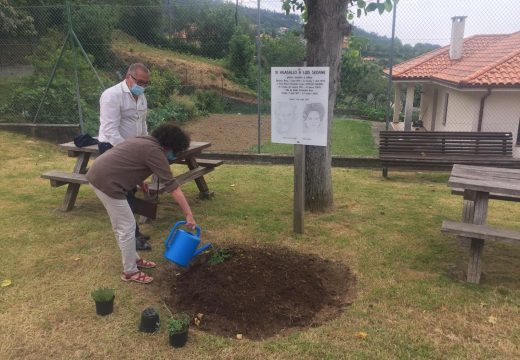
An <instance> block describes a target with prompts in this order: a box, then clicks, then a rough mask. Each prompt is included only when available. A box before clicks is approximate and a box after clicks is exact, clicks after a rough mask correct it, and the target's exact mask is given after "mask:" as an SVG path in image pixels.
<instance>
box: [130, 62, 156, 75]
mask: <svg viewBox="0 0 520 360" xmlns="http://www.w3.org/2000/svg"><path fill="white" fill-rule="evenodd" d="M137 69H139V70H141V71H142V72H145V73H146V74H148V75H150V70H148V68H147V67H146V66H145V65H144V64H142V63H133V64H132V65H130V67H129V68H128V71H127V72H126V73H127V74H130V75H135V72H136V71H137Z"/></svg>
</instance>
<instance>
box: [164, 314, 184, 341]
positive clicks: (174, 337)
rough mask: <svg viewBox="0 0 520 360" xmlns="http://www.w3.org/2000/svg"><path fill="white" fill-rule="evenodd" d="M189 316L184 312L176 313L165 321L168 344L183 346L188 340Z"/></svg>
mask: <svg viewBox="0 0 520 360" xmlns="http://www.w3.org/2000/svg"><path fill="white" fill-rule="evenodd" d="M189 327H190V317H189V316H188V314H186V313H182V312H181V313H176V314H173V316H172V317H171V318H170V319H168V321H167V322H166V329H167V331H168V337H169V341H170V345H171V346H173V347H176V348H179V347H183V346H184V345H185V344H186V342H187V341H188V329H189Z"/></svg>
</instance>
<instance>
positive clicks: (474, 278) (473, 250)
mask: <svg viewBox="0 0 520 360" xmlns="http://www.w3.org/2000/svg"><path fill="white" fill-rule="evenodd" d="M441 231H442V232H443V233H445V234H448V235H454V236H460V237H463V238H466V239H469V240H471V246H470V249H469V264H468V271H467V281H468V282H470V283H474V284H478V283H479V282H480V274H481V268H482V257H481V253H482V248H483V246H484V241H499V242H505V243H509V244H520V232H518V231H515V230H509V229H497V228H493V227H491V226H487V225H479V224H470V223H464V222H455V221H447V220H445V221H443V222H442V227H441Z"/></svg>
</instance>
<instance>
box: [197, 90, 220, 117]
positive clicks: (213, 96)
mask: <svg viewBox="0 0 520 360" xmlns="http://www.w3.org/2000/svg"><path fill="white" fill-rule="evenodd" d="M195 105H196V106H197V109H198V110H199V111H200V112H201V113H203V114H208V113H216V114H221V113H223V112H224V110H225V107H226V104H225V102H224V101H223V100H222V98H221V97H220V96H219V95H218V94H217V93H216V92H215V91H205V90H199V91H197V92H196V93H195Z"/></svg>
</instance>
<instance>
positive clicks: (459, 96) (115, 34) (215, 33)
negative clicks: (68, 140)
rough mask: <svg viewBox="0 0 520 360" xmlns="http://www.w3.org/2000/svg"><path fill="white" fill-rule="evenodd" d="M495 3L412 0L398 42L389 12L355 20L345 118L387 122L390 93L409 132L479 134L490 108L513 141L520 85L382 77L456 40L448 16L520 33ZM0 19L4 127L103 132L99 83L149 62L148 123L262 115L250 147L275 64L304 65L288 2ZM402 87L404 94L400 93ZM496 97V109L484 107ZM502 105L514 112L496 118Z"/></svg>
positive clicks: (87, 7) (50, 12) (511, 15)
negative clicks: (497, 87)
mask: <svg viewBox="0 0 520 360" xmlns="http://www.w3.org/2000/svg"><path fill="white" fill-rule="evenodd" d="M39 3H40V4H45V3H47V2H46V1H40V2H39ZM48 3H49V4H55V2H51V1H49V2H48ZM489 3H490V2H489V1H488V2H484V1H482V2H480V1H457V2H453V1H450V2H446V6H444V5H443V3H442V1H426V0H424V1H422V0H408V1H407V0H402V1H400V2H399V3H398V7H397V12H396V21H395V35H396V38H395V41H394V42H392V39H391V31H392V24H393V21H392V19H393V17H392V15H393V14H392V13H383V14H379V13H378V12H372V13H369V14H368V15H367V16H365V15H363V16H362V17H361V18H354V19H353V20H352V23H353V25H354V27H353V29H352V33H351V36H350V37H349V39H348V40H346V41H345V46H344V50H343V51H344V53H343V60H342V66H341V69H342V77H341V87H340V89H339V92H338V98H337V104H336V109H335V114H336V115H337V116H343V117H353V118H360V119H366V120H372V121H380V122H382V121H384V120H385V113H386V112H387V109H388V104H389V101H388V99H389V98H390V103H391V104H392V109H391V110H390V111H392V112H394V113H395V114H393V113H390V114H389V117H390V121H392V120H393V121H399V120H401V124H400V126H401V127H403V128H404V125H403V124H404V122H403V120H405V119H407V120H408V121H409V123H411V124H412V125H413V126H414V127H416V128H422V129H425V130H442V129H445V130H457V131H476V130H477V127H478V126H479V125H478V123H479V116H480V117H482V118H483V119H482V118H481V119H480V121H481V130H486V131H504V130H507V131H513V132H514V133H515V136H516V132H517V128H518V117H519V115H520V110H518V109H517V108H516V107H515V105H514V104H513V103H514V101H515V100H514V99H515V96H516V103H520V102H518V101H517V100H518V93H511V92H509V93H508V94H506V92H502V95H501V91H494V90H492V92H491V95H490V94H487V89H483V88H482V87H479V88H478V89H477V90H476V91H470V90H467V89H462V90H461V91H458V90H457V89H456V88H457V87H458V85H457V83H456V82H449V81H446V82H444V83H443V81H439V84H440V85H439V84H437V85H438V86H440V87H438V86H437V85H436V83H435V81H431V80H429V79H428V78H427V77H428V76H429V75H431V74H427V70H424V71H425V74H423V75H425V79H426V80H421V79H420V77H421V74H418V75H417V78H413V77H408V78H405V77H403V78H400V79H397V80H398V81H396V82H395V84H399V85H400V87H395V86H393V87H392V90H391V91H390V92H389V91H388V82H387V79H386V77H385V76H384V74H383V69H384V68H388V67H389V65H390V62H391V60H393V63H394V64H400V63H403V62H405V61H408V60H410V59H413V58H415V57H419V56H421V55H422V54H424V53H426V52H428V51H438V50H436V49H438V48H439V47H441V46H446V45H449V44H450V41H451V30H452V21H451V17H452V16H458V15H460V16H467V19H466V22H465V23H466V30H465V34H464V37H466V38H468V37H470V36H477V34H480V35H489V34H497V33H498V34H511V33H514V32H515V31H518V30H520V26H518V25H515V24H516V22H515V21H516V16H515V12H514V10H515V9H514V8H513V9H509V8H508V6H509V4H508V3H509V2H507V1H500V0H497V4H495V3H493V4H489ZM0 20H1V21H2V24H0V31H1V33H0V47H1V51H0V122H3V123H38V124H78V123H80V124H81V125H82V127H83V128H84V130H85V131H86V132H89V133H90V134H94V135H95V134H96V133H97V129H98V126H99V119H98V116H99V103H98V102H99V97H100V95H101V92H102V91H103V90H104V89H105V88H107V87H110V86H112V85H114V84H116V83H118V82H120V81H122V80H123V79H124V77H125V73H126V69H127V67H128V65H129V64H131V63H134V62H142V63H145V64H146V65H147V66H148V67H149V68H150V69H151V70H152V75H151V85H150V86H149V87H148V88H147V89H146V96H147V100H148V107H149V111H148V116H147V121H148V124H149V127H150V128H153V127H154V126H156V125H157V124H159V123H160V122H162V121H164V120H166V119H170V118H175V119H177V120H178V121H181V122H188V121H189V120H191V119H194V118H210V119H212V117H213V116H214V114H225V115H221V116H217V117H216V118H215V119H223V118H226V117H227V118H228V119H236V122H235V125H236V127H239V128H240V127H242V126H245V125H244V124H246V123H247V125H248V126H250V127H252V128H255V127H257V126H258V125H259V124H260V127H261V128H262V129H259V130H261V131H258V132H257V131H253V132H251V133H247V132H245V131H244V132H242V133H239V135H240V134H242V136H247V137H252V138H251V139H249V140H250V142H249V143H248V144H249V145H247V146H253V147H254V144H256V142H257V139H258V137H259V136H260V137H261V138H262V139H261V141H262V142H266V141H268V140H269V137H268V133H269V132H268V129H265V127H268V126H269V124H268V121H265V120H266V119H267V120H268V119H269V115H270V94H269V89H270V84H269V75H270V68H271V67H272V66H302V65H303V64H304V60H305V39H304V34H303V20H302V18H301V16H300V15H299V14H298V13H291V14H289V15H286V14H285V13H284V12H283V11H282V2H281V1H279V0H269V1H266V0H262V1H256V0H242V1H215V0H147V1H135V0H134V1H125V2H116V1H112V2H111V3H107V4H92V2H89V3H88V4H82V2H81V1H77V2H75V3H74V4H70V5H39V6H27V2H26V1H7V2H5V1H4V2H0ZM515 26H516V28H515ZM500 39H501V38H495V40H498V41H499V40H500ZM482 42H483V41H482ZM513 43H514V44H517V42H513ZM392 44H393V45H392ZM479 44H480V43H478V41H477V42H475V44H474V46H480V45H479ZM519 46H520V45H519ZM516 49H517V50H516V51H518V48H516ZM396 69H397V67H396ZM394 74H395V73H394ZM398 75H399V74H397V76H398ZM441 80H442V79H441ZM412 85H413V86H412ZM396 88H400V89H401V90H402V93H400V94H399V95H398V96H395V92H394V90H395V89H396ZM410 88H412V90H409V89H410ZM516 88H517V89H518V84H517V87H516ZM407 89H408V90H407ZM454 89H455V90H454ZM484 90H486V91H484ZM509 90H511V89H509ZM410 91H412V94H411V95H410ZM433 94H436V95H435V99H434V95H433ZM446 94H449V95H448V96H447V95H446ZM486 94H487V97H486V98H485V100H486V101H487V107H485V109H484V110H481V107H480V103H481V102H482V99H483V98H484V96H486ZM504 94H505V96H503V95H504ZM515 94H516V95H515ZM407 96H408V98H409V99H408V101H406V98H407ZM410 99H412V100H410ZM411 102H413V104H410V103H411ZM411 105H413V106H411ZM504 106H505V107H506V108H507V109H508V110H504V109H505V108H504ZM516 106H518V105H516ZM508 107H511V108H508ZM396 108H397V110H395V109H396ZM482 111H483V115H482V114H480V115H479V113H480V112H482ZM515 111H516V115H514V113H515ZM493 113H497V114H499V115H500V116H501V118H502V119H503V118H504V117H506V118H507V121H501V122H498V121H497V122H492V121H488V120H487V118H490V117H491V116H492V114H493ZM237 114H240V115H241V116H242V117H243V119H246V120H244V121H240V120H239V118H238V117H237V116H238V115H237ZM247 114H249V115H247ZM515 116H516V118H515ZM434 118H438V120H437V122H435V121H432V119H434ZM259 119H262V121H260V120H259ZM215 121H217V120H215ZM434 122H435V124H436V125H435V126H434V125H432V124H433V123H434ZM216 134H217V132H215V131H211V132H209V133H208V134H207V136H209V137H210V138H208V139H205V140H209V141H212V142H214V143H216V139H212V138H211V136H216ZM245 134H248V135H245ZM260 134H261V135H260ZM227 142H229V141H227ZM244 146H246V145H244ZM247 146H246V147H247ZM236 150H237V151H244V150H247V149H245V148H237V149H236Z"/></svg>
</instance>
